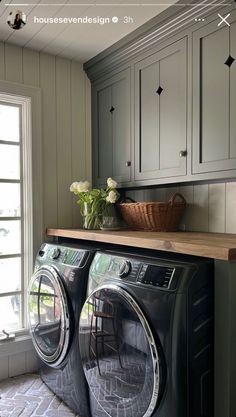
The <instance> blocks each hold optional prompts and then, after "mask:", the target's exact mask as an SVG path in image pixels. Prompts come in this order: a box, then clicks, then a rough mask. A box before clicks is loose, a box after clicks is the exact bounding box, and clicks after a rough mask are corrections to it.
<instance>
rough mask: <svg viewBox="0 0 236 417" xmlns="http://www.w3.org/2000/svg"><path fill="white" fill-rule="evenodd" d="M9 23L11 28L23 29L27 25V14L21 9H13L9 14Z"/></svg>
mask: <svg viewBox="0 0 236 417" xmlns="http://www.w3.org/2000/svg"><path fill="white" fill-rule="evenodd" d="M7 23H8V25H9V26H10V28H11V29H14V30H19V29H22V28H23V27H24V26H25V25H26V14H25V13H24V12H22V11H21V10H16V11H12V12H10V13H9V15H8V18H7Z"/></svg>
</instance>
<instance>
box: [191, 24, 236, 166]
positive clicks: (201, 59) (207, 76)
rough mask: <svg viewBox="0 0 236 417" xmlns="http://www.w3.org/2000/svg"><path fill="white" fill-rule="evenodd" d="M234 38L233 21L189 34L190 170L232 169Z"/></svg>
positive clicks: (235, 147)
mask: <svg viewBox="0 0 236 417" xmlns="http://www.w3.org/2000/svg"><path fill="white" fill-rule="evenodd" d="M230 38H231V42H230ZM233 39H234V40H233ZM235 39H236V24H235V23H233V24H232V25H231V26H230V28H229V27H228V26H226V25H225V26H220V27H218V26H217V22H216V21H214V22H212V23H210V24H209V25H207V26H205V27H203V28H202V29H200V30H198V31H196V32H195V33H194V34H193V173H194V174H195V173H205V172H206V173H207V172H214V171H224V170H230V169H236V122H235V110H236V98H235V95H236V61H235V62H233V63H232V62H231V61H230V56H233V55H234V57H235V59H236V51H235Z"/></svg>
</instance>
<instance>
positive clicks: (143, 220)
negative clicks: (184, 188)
mask: <svg viewBox="0 0 236 417" xmlns="http://www.w3.org/2000/svg"><path fill="white" fill-rule="evenodd" d="M176 200H179V201H176ZM117 206H118V209H119V211H120V213H121V215H122V217H123V219H124V221H125V222H126V223H127V226H128V227H130V228H132V229H135V230H149V231H156V232H173V231H175V230H177V229H178V226H179V223H180V220H181V217H182V215H183V212H184V209H185V207H186V201H185V199H184V197H183V196H182V195H181V194H179V193H176V194H174V195H173V196H172V197H171V198H170V200H169V201H168V202H167V203H165V202H159V201H156V202H147V203H120V204H117Z"/></svg>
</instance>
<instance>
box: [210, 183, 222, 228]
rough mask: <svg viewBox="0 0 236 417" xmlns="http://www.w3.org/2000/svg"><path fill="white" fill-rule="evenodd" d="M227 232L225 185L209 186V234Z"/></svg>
mask: <svg viewBox="0 0 236 417" xmlns="http://www.w3.org/2000/svg"><path fill="white" fill-rule="evenodd" d="M224 231H225V184H224V183H222V184H209V232H218V233H224Z"/></svg>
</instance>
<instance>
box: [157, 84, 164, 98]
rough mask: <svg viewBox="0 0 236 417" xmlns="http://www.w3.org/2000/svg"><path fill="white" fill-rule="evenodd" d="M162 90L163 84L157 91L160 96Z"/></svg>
mask: <svg viewBox="0 0 236 417" xmlns="http://www.w3.org/2000/svg"><path fill="white" fill-rule="evenodd" d="M162 91H163V88H162V87H161V86H159V87H158V89H157V91H156V93H157V94H158V95H159V96H160V95H161V93H162Z"/></svg>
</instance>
